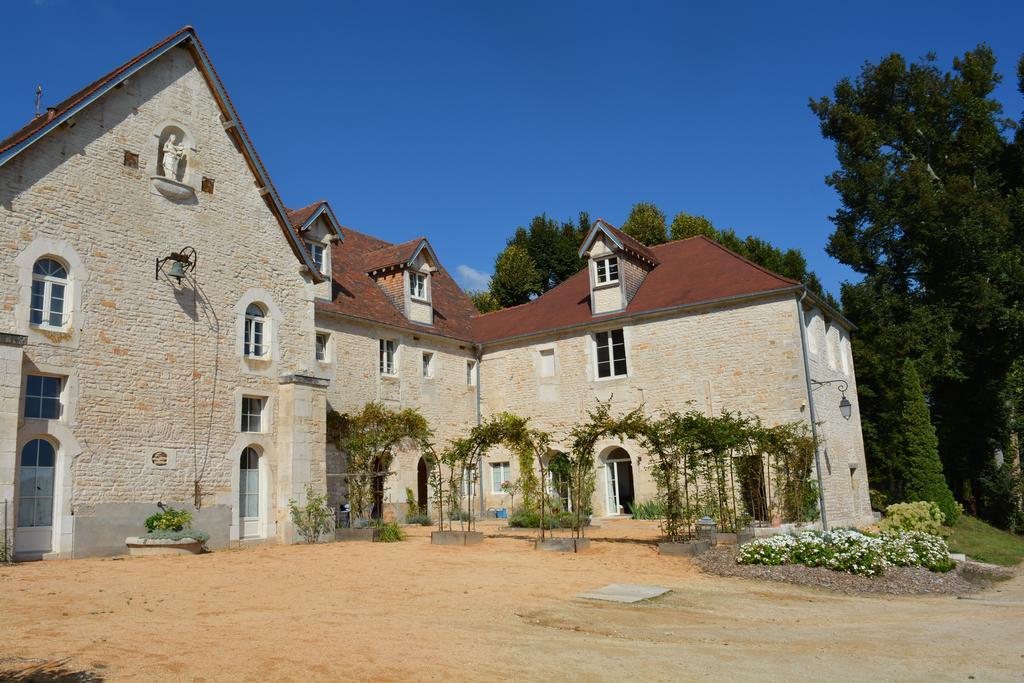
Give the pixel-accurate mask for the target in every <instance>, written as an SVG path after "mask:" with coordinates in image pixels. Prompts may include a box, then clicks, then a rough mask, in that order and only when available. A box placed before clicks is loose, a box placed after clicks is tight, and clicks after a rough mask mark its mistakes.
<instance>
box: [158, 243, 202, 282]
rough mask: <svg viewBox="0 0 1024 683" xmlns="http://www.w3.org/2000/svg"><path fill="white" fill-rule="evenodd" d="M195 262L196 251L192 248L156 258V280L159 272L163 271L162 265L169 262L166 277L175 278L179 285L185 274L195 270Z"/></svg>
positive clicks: (196, 258)
mask: <svg viewBox="0 0 1024 683" xmlns="http://www.w3.org/2000/svg"><path fill="white" fill-rule="evenodd" d="M197 260H198V257H197V256H196V250H195V249H193V248H192V247H185V248H184V249H182V250H181V251H176V252H172V253H171V255H170V256H164V257H163V258H158V259H157V260H156V279H157V280H159V279H160V271H161V270H163V267H164V264H166V263H168V262H170V264H171V265H170V266H169V267H168V268H167V275H169V276H170V277H173V278H176V279H177V280H178V284H179V285H180V284H181V279H182V278H183V277H185V274H186V273H189V272H191V271H193V270H195V269H196V261H197Z"/></svg>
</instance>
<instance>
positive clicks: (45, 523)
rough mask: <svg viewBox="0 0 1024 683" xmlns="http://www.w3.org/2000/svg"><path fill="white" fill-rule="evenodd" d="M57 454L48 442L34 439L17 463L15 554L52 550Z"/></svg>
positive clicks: (25, 446) (22, 452)
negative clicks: (54, 481) (54, 479)
mask: <svg viewBox="0 0 1024 683" xmlns="http://www.w3.org/2000/svg"><path fill="white" fill-rule="evenodd" d="M56 461H57V452H56V449H54V447H53V444H52V443H50V442H49V441H47V440H46V439H32V440H31V441H29V442H28V443H26V444H25V445H24V446H23V447H22V449H21V457H20V459H19V461H18V465H19V467H18V526H17V529H16V530H15V552H17V553H29V554H36V553H48V552H50V551H51V550H52V549H53V477H54V471H55V469H54V468H55V465H56Z"/></svg>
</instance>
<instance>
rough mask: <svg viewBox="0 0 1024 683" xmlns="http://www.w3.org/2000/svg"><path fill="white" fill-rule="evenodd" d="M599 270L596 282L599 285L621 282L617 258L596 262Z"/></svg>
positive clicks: (595, 264)
mask: <svg viewBox="0 0 1024 683" xmlns="http://www.w3.org/2000/svg"><path fill="white" fill-rule="evenodd" d="M594 267H595V268H597V279H596V282H597V284H599V285H610V284H614V283H616V282H618V281H619V259H618V258H617V257H615V256H611V257H609V258H603V259H598V260H596V261H594Z"/></svg>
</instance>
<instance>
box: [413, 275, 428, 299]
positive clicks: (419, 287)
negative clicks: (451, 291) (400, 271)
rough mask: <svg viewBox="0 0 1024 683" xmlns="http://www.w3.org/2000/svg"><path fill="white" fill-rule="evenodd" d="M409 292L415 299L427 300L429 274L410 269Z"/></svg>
mask: <svg viewBox="0 0 1024 683" xmlns="http://www.w3.org/2000/svg"><path fill="white" fill-rule="evenodd" d="M409 294H410V295H412V298H413V299H420V300H421V301H426V300H427V276H426V275H424V274H422V273H415V272H412V271H409Z"/></svg>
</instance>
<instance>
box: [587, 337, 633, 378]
mask: <svg viewBox="0 0 1024 683" xmlns="http://www.w3.org/2000/svg"><path fill="white" fill-rule="evenodd" d="M594 346H595V349H596V351H597V353H596V354H595V355H596V356H597V376H598V377H599V378H605V377H625V376H626V373H627V367H626V338H625V335H624V334H623V331H622V330H621V329H620V330H610V331H608V332H598V333H596V334H595V335H594Z"/></svg>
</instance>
